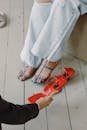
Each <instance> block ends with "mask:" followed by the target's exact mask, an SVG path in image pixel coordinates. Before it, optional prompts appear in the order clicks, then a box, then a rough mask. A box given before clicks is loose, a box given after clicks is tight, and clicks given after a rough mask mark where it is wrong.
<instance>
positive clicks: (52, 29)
mask: <svg viewBox="0 0 87 130" xmlns="http://www.w3.org/2000/svg"><path fill="white" fill-rule="evenodd" d="M78 7H79V3H75V2H74V0H54V1H53V2H52V3H51V2H50V3H37V2H34V4H33V7H32V11H31V16H30V20H29V28H28V33H27V36H26V40H25V44H24V47H23V50H22V52H21V59H22V61H23V62H25V63H26V64H28V65H30V66H32V67H34V68H37V67H38V66H39V65H40V63H41V60H42V59H44V58H45V59H47V60H49V61H58V60H59V59H61V57H62V54H63V45H64V43H65V42H66V41H67V40H68V39H69V36H70V34H71V32H72V30H73V28H74V26H75V24H76V22H77V20H78V18H79V16H80V11H79V8H78Z"/></svg>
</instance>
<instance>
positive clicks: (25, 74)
mask: <svg viewBox="0 0 87 130" xmlns="http://www.w3.org/2000/svg"><path fill="white" fill-rule="evenodd" d="M36 70H37V69H36V68H33V67H30V66H25V67H24V69H23V70H21V71H20V72H19V74H18V79H19V80H21V81H25V80H27V79H29V78H31V77H32V76H33V75H34V74H35V72H36Z"/></svg>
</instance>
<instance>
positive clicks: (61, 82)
mask: <svg viewBox="0 0 87 130" xmlns="http://www.w3.org/2000/svg"><path fill="white" fill-rule="evenodd" d="M64 70H65V72H64V73H63V74H61V75H58V76H55V77H54V80H53V81H52V82H50V83H48V84H47V85H46V86H45V87H44V89H43V91H42V92H40V93H37V94H34V95H33V96H31V97H29V98H28V101H29V102H30V103H35V102H36V101H37V100H38V99H39V98H41V97H45V96H48V95H51V94H52V93H59V92H60V91H61V90H62V89H63V88H64V87H65V85H66V83H67V82H68V81H69V79H70V78H71V77H72V76H73V75H74V73H75V70H74V69H73V68H64Z"/></svg>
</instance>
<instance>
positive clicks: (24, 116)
mask: <svg viewBox="0 0 87 130" xmlns="http://www.w3.org/2000/svg"><path fill="white" fill-rule="evenodd" d="M38 113H39V109H38V105H37V104H36V103H34V104H26V105H15V104H13V103H9V102H7V101H5V100H3V99H2V98H1V97H0V123H6V124H24V123H25V122H27V121H29V120H30V119H33V118H35V117H36V116H37V115H38Z"/></svg>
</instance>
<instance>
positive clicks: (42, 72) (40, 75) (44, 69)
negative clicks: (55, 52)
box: [32, 60, 58, 83]
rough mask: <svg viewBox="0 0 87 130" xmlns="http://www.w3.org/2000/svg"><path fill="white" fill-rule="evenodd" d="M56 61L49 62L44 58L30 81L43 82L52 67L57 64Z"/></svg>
mask: <svg viewBox="0 0 87 130" xmlns="http://www.w3.org/2000/svg"><path fill="white" fill-rule="evenodd" d="M57 63H58V62H51V61H46V60H44V61H43V62H42V64H41V66H40V67H39V69H38V70H37V72H36V74H35V75H34V77H33V79H32V81H33V82H34V83H43V82H45V81H46V80H47V79H48V78H49V77H50V75H51V73H52V71H53V69H54V68H55V67H56V66H57Z"/></svg>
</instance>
